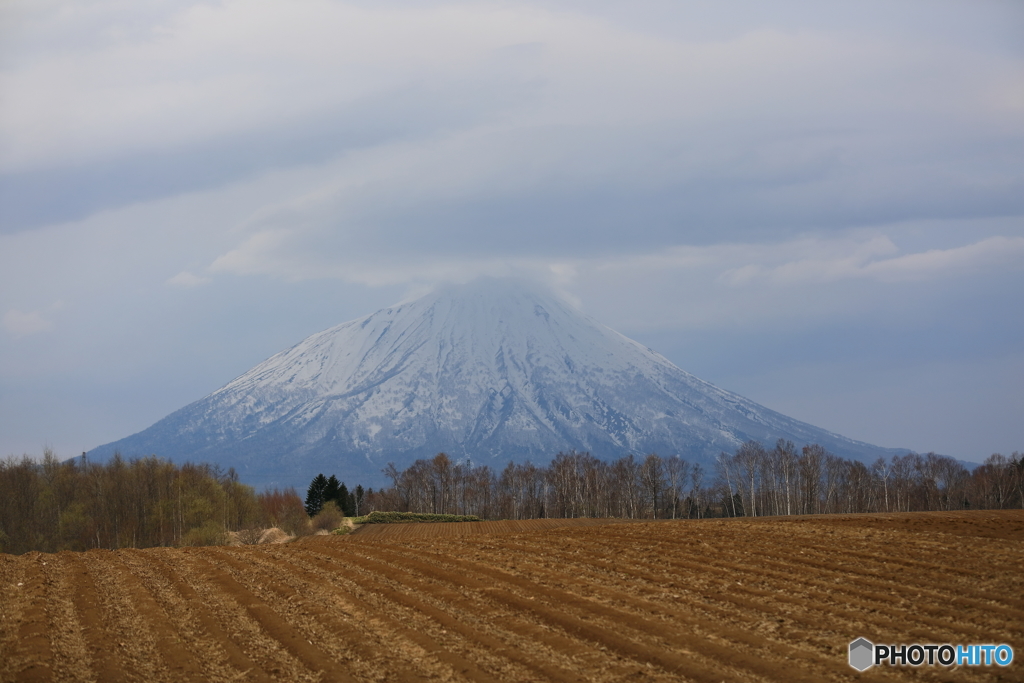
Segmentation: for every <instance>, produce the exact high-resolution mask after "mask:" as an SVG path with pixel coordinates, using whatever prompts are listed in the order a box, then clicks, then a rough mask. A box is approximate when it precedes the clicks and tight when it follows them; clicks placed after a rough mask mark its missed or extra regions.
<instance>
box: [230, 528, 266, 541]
mask: <svg viewBox="0 0 1024 683" xmlns="http://www.w3.org/2000/svg"><path fill="white" fill-rule="evenodd" d="M265 532H266V529H260V528H258V527H250V528H248V529H242V530H241V531H239V532H238V533H237V534H236V538H238V542H239V543H241V544H242V545H256V544H257V543H259V542H260V539H261V538H263V534H264V533H265Z"/></svg>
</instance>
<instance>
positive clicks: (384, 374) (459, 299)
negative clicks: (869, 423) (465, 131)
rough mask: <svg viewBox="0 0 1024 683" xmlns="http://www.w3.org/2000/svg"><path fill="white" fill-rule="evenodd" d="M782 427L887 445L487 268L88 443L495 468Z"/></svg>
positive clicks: (352, 466) (266, 469) (237, 461)
mask: <svg viewBox="0 0 1024 683" xmlns="http://www.w3.org/2000/svg"><path fill="white" fill-rule="evenodd" d="M778 438H787V439H791V440H793V441H794V442H796V443H797V444H798V445H799V444H804V443H811V442H815V443H821V444H822V445H824V446H826V447H827V448H829V449H830V450H832V451H833V452H836V453H837V454H840V455H844V456H846V457H858V458H868V457H877V456H878V455H882V454H887V453H888V451H887V450H886V449H881V448H877V447H874V446H870V445H868V444H863V443H859V442H856V441H852V440H850V439H846V438H844V437H841V436H838V435H836V434H832V433H829V432H826V431H824V430H820V429H817V428H815V427H813V426H811V425H808V424H805V423H802V422H799V421H796V420H793V419H791V418H788V417H785V416H783V415H780V414H779V413H775V412H773V411H771V410H768V409H767V408H764V407H762V406H760V405H758V404H756V403H754V402H752V401H749V400H747V399H745V398H743V397H741V396H738V395H736V394H733V393H730V392H728V391H724V390H722V389H719V388H717V387H715V386H713V385H711V384H709V383H707V382H704V381H702V380H700V379H698V378H696V377H694V376H693V375H691V374H689V373H687V372H684V371H683V370H680V369H679V368H678V367H676V366H675V365H673V364H672V363H670V362H669V361H668V360H666V359H665V358H663V357H662V356H661V355H659V354H657V353H655V352H654V351H652V350H650V349H648V348H646V347H644V346H642V345H640V344H638V343H637V342H634V341H632V340H630V339H628V338H626V337H624V336H622V335H621V334H619V333H617V332H615V331H613V330H611V329H609V328H607V327H605V326H603V325H601V324H600V323H597V322H596V321H594V320H592V319H591V318H589V317H588V316H586V315H584V314H582V313H580V312H579V311H577V310H575V309H574V308H572V307H571V306H568V305H567V304H565V303H563V302H562V301H561V300H559V299H557V298H556V297H554V296H553V295H551V294H549V293H547V292H545V291H544V290H542V289H539V288H538V287H536V286H533V285H530V284H527V283H524V282H520V281H515V280H499V279H487V278H484V279H480V280H477V281H475V282H472V283H470V284H467V285H459V286H455V285H451V286H447V287H443V288H441V289H438V290H437V291H435V292H433V293H431V294H429V295H427V296H425V297H423V298H421V299H418V300H416V301H412V302H409V303H405V304H401V305H398V306H394V307H391V308H387V309H383V310H380V311H378V312H376V313H374V314H372V315H368V316H366V317H364V318H360V319H358V320H352V321H350V322H347V323H343V324H341V325H338V326H336V327H333V328H331V329H328V330H325V331H323V332H320V333H318V334H314V335H313V336H311V337H309V338H308V339H305V340H304V341H302V342H300V343H299V344H297V345H295V346H294V347H292V348H290V349H288V350H287V351H283V352H281V353H279V354H277V355H275V356H273V357H271V358H269V359H268V360H266V361H264V362H263V363H261V364H259V365H258V366H256V367H255V368H253V369H252V370H250V371H249V372H247V373H245V374H244V375H242V376H241V377H238V378H237V379H235V380H234V381H232V382H230V383H229V384H227V385H226V386H224V387H222V388H221V389H218V390H217V391H215V392H214V393H213V394H211V395H209V396H207V397H206V398H203V399H201V400H199V401H197V402H195V403H193V404H191V405H189V406H186V407H185V408H183V409H181V410H179V411H177V412H175V413H173V414H171V415H169V416H168V417H166V418H164V419H163V420H161V421H160V422H157V423H156V424H155V425H153V426H152V427H150V428H149V429H147V430H144V431H142V432H140V433H138V434H136V435H133V436H131V437H128V438H126V439H122V440H121V441H118V442H115V443H113V444H108V445H106V446H102V447H100V448H98V449H96V451H95V452H94V453H95V454H96V455H99V456H102V455H104V454H109V453H112V452H113V451H114V450H115V449H116V450H120V452H121V453H122V454H124V455H136V454H148V453H155V454H157V455H163V456H167V457H172V458H175V459H182V458H189V459H192V460H208V461H212V462H219V463H221V464H223V465H224V466H234V467H236V468H237V469H238V470H239V471H240V472H241V473H242V476H243V479H245V480H246V481H255V482H257V483H262V482H267V483H270V482H282V483H284V482H291V483H301V482H303V481H306V480H308V478H309V477H310V476H312V475H311V474H310V473H312V474H315V473H316V472H317V471H332V472H337V473H338V474H339V476H342V475H344V474H347V473H351V475H352V476H355V477H363V478H364V480H366V481H378V482H379V480H380V470H381V468H382V467H383V466H384V465H385V464H386V463H388V462H390V461H394V462H395V463H396V464H397V465H399V466H400V467H402V466H405V465H408V464H409V463H411V462H412V460H414V459H415V458H418V457H429V456H431V455H434V454H436V453H437V452H439V451H445V452H447V453H448V454H449V455H451V456H453V457H456V458H460V459H461V458H471V459H472V460H473V462H475V463H490V464H493V465H496V466H498V467H500V466H503V465H504V464H505V463H506V462H507V461H508V460H525V459H528V458H530V459H533V460H535V461H540V462H546V461H547V460H548V459H549V458H551V457H552V456H554V455H555V454H556V453H557V452H558V451H560V450H568V449H576V450H587V451H590V452H592V453H594V454H595V455H598V456H602V457H619V456H621V455H625V454H627V453H636V454H645V453H649V452H657V453H660V454H662V455H672V454H679V455H682V456H684V457H688V458H692V459H696V460H702V461H707V460H709V459H710V458H713V457H714V456H715V455H716V454H717V453H718V452H719V451H722V450H727V451H732V450H734V449H735V448H736V447H737V446H738V445H739V444H740V443H742V442H743V441H746V440H748V439H756V440H759V441H764V442H767V443H773V442H774V440H775V439H778Z"/></svg>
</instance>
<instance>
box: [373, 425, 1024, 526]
mask: <svg viewBox="0 0 1024 683" xmlns="http://www.w3.org/2000/svg"><path fill="white" fill-rule="evenodd" d="M384 473H385V475H386V476H387V477H388V478H389V479H390V480H391V485H390V486H389V487H386V488H384V489H381V490H378V491H374V490H373V489H369V490H367V491H366V492H365V495H364V497H363V503H362V508H363V514H366V513H368V512H371V511H374V510H395V511H401V512H428V513H435V514H458V515H476V516H478V517H482V518H484V519H531V518H537V517H624V518H633V519H637V518H646V519H677V518H700V517H735V516H764V515H799V514H826V513H857V512H910V511H920V510H962V509H999V508H1020V507H1024V456H1022V455H1021V454H1020V453H1014V454H1013V455H1012V456H1010V457H1006V456H1003V455H1000V454H998V453H996V454H993V455H992V456H990V457H989V458H988V459H986V460H985V462H984V463H983V464H982V465H979V466H978V467H976V468H974V470H973V471H972V470H968V469H967V468H966V467H965V466H964V465H963V464H961V463H960V462H959V461H957V460H954V459H953V458H949V457H945V456H941V455H936V454H935V453H928V454H925V455H920V454H917V453H909V454H906V455H895V456H893V457H891V458H888V459H887V458H879V459H878V460H876V461H875V462H874V463H872V464H871V465H865V464H864V463H862V462H859V461H857V460H847V459H844V458H841V457H839V456H836V455H834V454H832V453H829V452H828V451H827V450H826V449H825V448H823V447H821V446H820V445H817V444H812V445H808V446H804V447H803V448H800V449H797V448H796V447H795V446H794V445H793V443H792V442H790V441H785V440H781V439H780V440H779V441H778V442H777V443H776V445H775V446H774V448H766V447H765V446H763V445H762V444H760V443H758V442H755V441H750V442H747V443H745V444H743V445H741V446H740V447H739V448H738V449H737V450H736V452H735V453H733V454H728V453H721V454H720V455H719V457H718V458H717V459H716V461H715V463H714V467H713V468H712V471H711V472H708V471H706V469H705V468H704V467H703V466H702V465H700V464H698V463H691V462H688V461H686V460H684V459H682V458H680V457H679V456H671V457H661V456H659V455H657V454H650V455H647V456H646V457H642V458H637V457H636V456H633V455H627V456H625V457H622V458H619V459H618V460H612V461H604V460H600V459H598V458H596V457H594V456H592V455H590V454H589V453H579V452H575V451H569V452H567V453H559V454H558V455H556V456H555V458H554V459H553V460H552V461H551V462H550V463H549V464H548V465H547V466H546V467H544V466H537V465H534V464H532V463H530V462H526V463H514V462H510V463H509V464H508V465H507V466H505V468H504V469H502V470H501V471H500V472H498V471H495V470H493V469H492V468H490V467H489V466H487V465H478V466H473V464H472V463H471V462H469V461H467V462H458V461H455V460H452V459H451V458H449V457H448V456H447V455H446V454H444V453H440V454H438V455H437V456H435V457H433V458H430V459H422V460H417V461H416V462H414V463H413V464H412V465H411V466H409V467H407V468H406V469H403V470H399V469H398V468H397V467H396V466H395V465H394V463H390V464H389V465H388V467H387V468H386V469H385V470H384Z"/></svg>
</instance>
